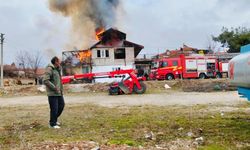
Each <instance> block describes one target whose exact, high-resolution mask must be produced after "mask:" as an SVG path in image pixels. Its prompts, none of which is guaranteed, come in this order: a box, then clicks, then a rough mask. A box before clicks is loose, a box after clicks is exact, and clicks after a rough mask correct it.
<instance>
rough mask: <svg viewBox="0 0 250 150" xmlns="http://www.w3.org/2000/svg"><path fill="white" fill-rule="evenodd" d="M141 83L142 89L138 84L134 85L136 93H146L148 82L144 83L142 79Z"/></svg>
mask: <svg viewBox="0 0 250 150" xmlns="http://www.w3.org/2000/svg"><path fill="white" fill-rule="evenodd" d="M140 85H141V89H140V90H139V89H138V87H137V86H136V85H134V92H135V93H136V94H143V93H145V91H146V89H147V87H146V84H144V83H143V82H142V81H140Z"/></svg>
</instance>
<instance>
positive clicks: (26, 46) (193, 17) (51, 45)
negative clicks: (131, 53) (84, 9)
mask: <svg viewBox="0 0 250 150" xmlns="http://www.w3.org/2000/svg"><path fill="white" fill-rule="evenodd" d="M121 1H122V11H119V13H118V17H117V22H116V24H115V25H114V27H117V28H118V29H119V30H121V31H123V32H125V33H127V38H128V40H130V41H132V42H135V43H138V44H141V45H144V47H145V50H143V53H150V54H156V53H158V51H164V50H165V49H176V48H179V47H181V46H182V44H183V43H185V44H187V45H190V46H193V47H197V48H205V47H206V46H207V45H208V41H209V38H210V37H211V35H218V34H219V33H220V31H221V28H222V27H223V26H225V27H229V28H230V27H238V26H245V27H248V28H249V27H250V19H249V17H250V9H249V6H250V3H249V1H248V0H238V1H236V0H188V1H185V0H121ZM83 25H84V24H83ZM70 31H71V24H70V19H69V18H65V17H63V16H60V14H55V13H52V12H51V11H50V10H49V8H48V2H47V0H23V1H21V0H8V1H7V0H1V2H0V32H1V33H5V34H6V35H5V36H6V40H5V45H4V51H5V55H4V59H5V63H11V62H14V61H15V53H16V52H17V51H20V50H29V51H34V50H42V51H43V52H44V54H45V56H46V57H45V59H48V58H50V57H51V56H53V55H60V54H61V51H62V50H65V47H66V45H67V44H69V43H70V36H69V35H70ZM76 47H77V45H76Z"/></svg>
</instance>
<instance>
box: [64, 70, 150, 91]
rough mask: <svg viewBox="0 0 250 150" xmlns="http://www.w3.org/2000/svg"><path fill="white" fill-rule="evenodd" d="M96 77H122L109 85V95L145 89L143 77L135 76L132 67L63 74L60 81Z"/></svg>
mask: <svg viewBox="0 0 250 150" xmlns="http://www.w3.org/2000/svg"><path fill="white" fill-rule="evenodd" d="M97 78H122V80H121V81H120V82H115V83H112V84H111V85H110V87H109V94H110V95H120V94H132V93H136V94H143V93H145V91H146V85H145V84H144V83H143V81H144V80H145V78H144V77H137V76H136V74H135V73H134V70H133V69H128V70H117V71H111V72H101V73H86V74H76V75H72V76H64V77H62V82H63V84H67V83H71V82H73V81H76V80H86V79H87V80H93V79H97Z"/></svg>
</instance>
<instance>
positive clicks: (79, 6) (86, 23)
mask: <svg viewBox="0 0 250 150" xmlns="http://www.w3.org/2000/svg"><path fill="white" fill-rule="evenodd" d="M119 4H120V2H119V0H49V7H50V10H51V11H53V12H57V13H61V14H62V15H63V16H65V17H70V19H71V22H72V35H71V38H72V40H73V41H70V42H69V43H70V44H69V43H68V47H71V48H72V47H74V46H76V47H78V48H79V47H80V48H81V49H85V48H88V47H89V46H90V45H91V44H92V43H93V42H94V39H95V30H96V29H97V28H108V27H112V25H113V24H114V22H115V19H116V15H115V14H116V11H117V7H118V5H119Z"/></svg>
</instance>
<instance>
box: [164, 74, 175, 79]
mask: <svg viewBox="0 0 250 150" xmlns="http://www.w3.org/2000/svg"><path fill="white" fill-rule="evenodd" d="M166 80H174V76H173V75H172V74H167V75H166Z"/></svg>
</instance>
